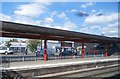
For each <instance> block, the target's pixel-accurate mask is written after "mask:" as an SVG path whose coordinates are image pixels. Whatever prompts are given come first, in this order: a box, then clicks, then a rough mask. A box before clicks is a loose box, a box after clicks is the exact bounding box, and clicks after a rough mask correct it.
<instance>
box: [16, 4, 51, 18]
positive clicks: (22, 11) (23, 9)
mask: <svg viewBox="0 0 120 79" xmlns="http://www.w3.org/2000/svg"><path fill="white" fill-rule="evenodd" d="M47 5H49V3H31V4H23V5H19V6H18V7H17V10H15V11H14V13H15V14H17V15H23V16H29V17H38V16H40V15H41V14H43V13H45V12H46V11H47V9H48V8H47V7H46V6H47Z"/></svg>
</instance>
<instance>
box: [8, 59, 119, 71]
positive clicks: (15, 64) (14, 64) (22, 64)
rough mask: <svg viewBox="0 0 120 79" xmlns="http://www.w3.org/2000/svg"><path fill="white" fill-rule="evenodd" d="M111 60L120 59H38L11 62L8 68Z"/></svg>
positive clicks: (29, 67) (43, 66) (42, 66)
mask: <svg viewBox="0 0 120 79" xmlns="http://www.w3.org/2000/svg"><path fill="white" fill-rule="evenodd" d="M109 60H118V57H107V58H106V57H102V58H101V57H99V58H84V59H81V58H76V59H62V60H48V61H43V60H38V61H25V62H10V66H9V68H7V69H22V70H24V69H31V68H32V69H34V68H35V69H36V68H46V67H56V66H65V65H74V64H84V63H90V62H93V63H94V62H98V61H100V62H102V61H109Z"/></svg>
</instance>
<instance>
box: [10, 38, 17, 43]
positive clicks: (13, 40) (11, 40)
mask: <svg viewBox="0 0 120 79" xmlns="http://www.w3.org/2000/svg"><path fill="white" fill-rule="evenodd" d="M9 41H10V42H18V40H17V39H15V38H13V39H10V40H9Z"/></svg>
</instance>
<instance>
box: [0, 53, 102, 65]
mask: <svg viewBox="0 0 120 79" xmlns="http://www.w3.org/2000/svg"><path fill="white" fill-rule="evenodd" d="M91 57H103V55H101V54H100V55H85V58H91ZM71 58H81V55H79V56H62V58H61V57H60V56H50V57H48V60H56V59H57V60H58V59H71ZM36 60H43V57H42V56H41V57H36V56H3V57H2V61H3V62H4V63H5V62H6V63H9V62H24V61H36Z"/></svg>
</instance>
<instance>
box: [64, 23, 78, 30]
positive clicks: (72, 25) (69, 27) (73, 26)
mask: <svg viewBox="0 0 120 79" xmlns="http://www.w3.org/2000/svg"><path fill="white" fill-rule="evenodd" d="M63 26H64V27H63V28H64V29H65V30H75V29H76V28H77V25H76V24H75V23H73V22H71V21H66V22H65V23H64V25H63Z"/></svg>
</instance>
